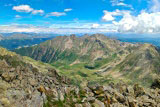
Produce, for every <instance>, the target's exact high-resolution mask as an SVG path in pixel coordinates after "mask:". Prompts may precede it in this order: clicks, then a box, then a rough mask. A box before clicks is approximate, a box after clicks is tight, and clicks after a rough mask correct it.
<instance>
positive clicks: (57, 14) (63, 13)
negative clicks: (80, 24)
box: [46, 12, 66, 17]
mask: <svg viewBox="0 0 160 107" xmlns="http://www.w3.org/2000/svg"><path fill="white" fill-rule="evenodd" d="M65 15H66V13H65V12H51V13H48V14H47V15H46V17H49V16H56V17H59V16H65Z"/></svg>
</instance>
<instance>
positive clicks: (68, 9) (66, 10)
mask: <svg viewBox="0 0 160 107" xmlns="http://www.w3.org/2000/svg"><path fill="white" fill-rule="evenodd" d="M72 10H73V9H71V8H67V9H64V11H65V12H69V11H72Z"/></svg>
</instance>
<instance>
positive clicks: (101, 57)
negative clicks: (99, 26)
mask: <svg viewBox="0 0 160 107" xmlns="http://www.w3.org/2000/svg"><path fill="white" fill-rule="evenodd" d="M14 51H15V52H16V53H18V54H20V55H22V56H29V57H31V58H33V59H35V60H40V61H42V62H46V63H50V64H51V65H53V66H54V67H55V68H56V69H58V70H59V71H60V74H61V75H65V76H68V77H69V78H71V79H73V80H75V81H76V82H74V83H76V84H78V85H86V83H87V82H88V81H90V82H91V83H93V84H95V83H97V82H98V83H100V84H107V83H108V82H111V81H114V82H117V81H119V80H123V81H125V82H127V83H129V84H134V83H135V82H137V83H140V84H143V85H144V86H150V85H151V83H152V82H153V80H154V79H155V78H157V77H158V76H159V71H160V67H159V66H160V55H159V50H158V48H156V47H155V46H153V45H150V44H132V43H126V42H120V41H118V40H116V39H111V38H108V37H106V36H104V35H102V34H94V35H91V36H89V35H84V36H82V37H76V36H75V35H71V36H58V37H56V38H54V39H52V40H48V41H46V42H43V43H41V44H39V45H36V46H32V47H25V48H20V49H16V50H14Z"/></svg>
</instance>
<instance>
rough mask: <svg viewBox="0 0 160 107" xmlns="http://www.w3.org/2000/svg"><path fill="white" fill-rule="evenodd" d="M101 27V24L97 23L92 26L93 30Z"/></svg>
mask: <svg viewBox="0 0 160 107" xmlns="http://www.w3.org/2000/svg"><path fill="white" fill-rule="evenodd" d="M99 26H100V24H97V23H95V24H92V28H98V27H99Z"/></svg>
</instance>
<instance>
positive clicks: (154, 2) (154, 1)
mask: <svg viewBox="0 0 160 107" xmlns="http://www.w3.org/2000/svg"><path fill="white" fill-rule="evenodd" d="M150 5H151V8H150V11H151V12H160V0H151V3H150Z"/></svg>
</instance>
